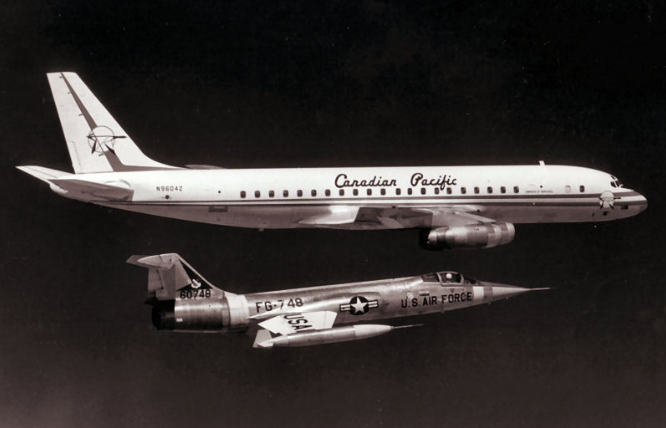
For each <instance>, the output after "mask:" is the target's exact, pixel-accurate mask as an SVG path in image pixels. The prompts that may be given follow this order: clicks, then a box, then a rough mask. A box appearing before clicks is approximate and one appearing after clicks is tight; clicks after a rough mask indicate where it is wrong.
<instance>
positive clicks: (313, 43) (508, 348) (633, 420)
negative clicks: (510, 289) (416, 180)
mask: <svg viewBox="0 0 666 428" xmlns="http://www.w3.org/2000/svg"><path fill="white" fill-rule="evenodd" d="M190 3H193V4H190ZM665 13H666V8H665V7H664V6H663V5H662V4H661V3H656V2H653V1H650V0H647V1H644V2H638V1H617V2H608V3H606V2H580V1H574V0H564V1H562V0H560V1H546V2H529V1H515V2H499V4H497V5H492V4H486V3H479V2H463V1H460V2H456V1H449V2H446V1H444V2H432V3H427V2H406V3H389V4H386V3H382V2H373V1H363V2H349V3H345V2H335V1H328V2H285V3H280V2H248V1H239V2H224V3H221V2H218V3H214V2H176V1H163V2H155V3H152V2H141V1H139V2H133V3H131V4H130V3H129V2H127V3H118V2H89V1H67V2H57V1H51V2H43V3H41V4H40V3H30V2H16V4H10V2H4V3H3V4H2V5H0V36H1V37H0V40H1V43H0V71H1V73H2V74H1V75H0V77H1V83H0V89H1V91H0V109H1V110H0V136H1V139H0V162H1V163H2V165H1V168H0V179H1V181H0V183H1V185H2V189H3V194H4V197H3V208H2V209H0V216H1V217H0V220H1V222H2V235H1V236H2V238H3V245H2V246H0V251H1V254H0V256H1V257H0V279H1V281H0V325H1V328H0V385H1V387H0V425H2V426H8V427H9V426H17V427H18V426H25V427H31V426H35V427H37V426H53V427H72V426H100V427H117V426H142V427H143V426H162V427H180V426H197V427H202V428H203V427H213V426H232V427H234V426H239V427H240V426H293V427H311V426H316V425H318V426H373V427H374V426H416V425H420V426H446V425H450V426H494V427H495V426H496V427H516V426H518V427H521V426H522V427H533V426H544V427H577V426H580V427H607V426H614V427H636V426H663V424H664V422H665V421H666V410H664V399H665V397H666V395H665V393H666V364H665V362H664V359H665V358H666V352H665V346H666V340H665V338H666V290H665V288H664V287H665V286H666V284H664V280H663V275H662V272H661V270H660V269H661V267H662V265H663V263H664V256H665V251H664V230H663V220H662V219H663V217H664V214H663V204H662V198H661V197H662V191H661V189H662V187H663V179H664V170H663V167H664V152H665V148H664V141H665V140H666V124H665V119H666V79H665V72H666V50H665V48H666V43H665V42H666V33H665V26H664V23H665V22H664V21H665ZM67 70H69V71H75V72H77V73H79V75H80V76H81V77H82V78H83V79H84V81H85V82H86V83H87V84H88V86H89V87H90V88H91V89H92V90H93V92H95V94H96V95H97V96H98V98H99V99H100V100H101V101H102V102H103V103H104V104H105V106H106V107H107V108H108V109H109V110H110V111H111V112H112V113H113V114H114V116H115V117H116V119H117V120H118V121H119V122H120V123H121V124H122V125H123V127H124V128H125V130H126V131H127V132H128V133H129V134H130V135H131V136H132V137H133V139H134V140H135V141H137V142H139V145H140V146H141V148H142V149H143V151H144V152H145V153H146V154H147V155H149V156H150V157H152V158H154V159H156V160H159V161H162V162H165V163H168V164H173V165H183V164H186V163H205V164H216V165H221V166H225V167H231V168H243V167H257V168H262V167H305V166H373V165H377V166H386V165H467V164H482V165H483V164H515V163H527V164H536V163H537V162H538V160H541V159H543V160H544V161H546V162H547V163H549V164H572V165H579V166H585V167H591V168H595V169H600V170H604V171H608V172H612V173H613V174H615V175H616V176H618V177H619V178H620V179H621V180H623V181H624V182H625V185H626V186H627V187H630V188H632V189H635V190H637V191H639V192H641V193H642V194H644V195H646V197H647V198H648V200H649V202H650V207H649V208H648V210H647V211H646V212H644V213H642V214H640V215H639V216H637V217H634V218H631V219H627V220H621V221H616V222H610V223H606V224H603V223H600V224H596V225H595V224H553V225H519V226H518V227H517V233H516V239H515V241H514V242H513V243H512V244H510V245H508V246H504V247H500V248H496V249H491V250H483V251H472V252H426V251H422V250H420V249H419V248H418V246H417V233H416V232H415V231H413V230H406V231H382V232H348V231H327V230H293V231H265V232H257V231H254V230H244V229H234V228H225V227H215V226H210V225H204V224H196V223H188V222H182V221H176V220H170V219H164V218H158V217H151V216H146V215H142V214H133V213H129V212H122V211H116V210H109V209H106V208H103V207H98V206H94V205H89V204H83V203H79V202H75V201H71V200H68V199H65V198H61V197H58V196H57V195H55V194H53V193H52V192H51V191H50V190H49V189H48V187H47V186H45V185H44V184H43V183H40V182H38V181H37V180H35V179H33V178H31V177H29V176H28V175H26V174H23V173H21V172H20V171H18V170H16V169H14V168H13V167H14V166H15V165H30V164H36V165H43V166H47V167H52V168H56V169H61V170H67V171H71V164H70V161H69V156H68V153H67V149H66V145H65V142H64V139H63V137H62V131H61V129H60V124H59V121H58V117H57V114H56V110H55V107H54V104H53V101H52V98H51V94H50V89H49V86H48V82H47V80H46V76H45V73H47V72H51V71H67ZM162 252H178V253H180V254H181V255H182V256H183V257H184V258H186V259H187V260H188V261H189V262H190V263H192V265H193V266H195V268H197V269H198V270H199V271H200V272H202V273H203V274H204V275H205V276H206V277H207V278H208V279H209V280H210V281H211V282H213V283H214V284H216V285H218V286H220V287H221V288H223V289H227V290H229V291H233V292H237V293H246V292H254V291H262V290H274V289H283V288H291V287H299V286H309V285H323V284H331V283H337V282H347V281H360V280H367V279H379V278H388V277H397V276H406V275H416V274H421V273H425V272H428V271H434V270H442V269H456V270H460V271H461V272H463V273H467V274H468V275H471V276H474V277H478V278H479V279H485V280H490V281H498V282H505V283H511V284H516V285H522V286H527V287H556V288H557V289H556V290H555V291H551V292H540V293H532V294H529V295H525V296H521V297H517V298H515V299H512V300H509V301H505V302H500V303H497V304H493V305H489V306H483V307H477V308H471V309H467V310H464V311H457V312H450V313H447V314H444V315H441V316H429V317H423V318H420V319H416V320H409V322H413V321H416V322H425V323H426V325H425V326H424V327H421V328H418V329H408V330H400V331H396V332H394V333H391V334H390V335H387V336H382V337H380V338H375V339H371V340H367V341H360V342H351V343H342V344H335V345H327V346H321V347H312V348H300V349H288V350H275V351H271V352H262V351H260V350H255V349H252V348H251V340H250V339H247V338H241V337H236V336H220V335H186V334H169V333H162V332H159V333H158V332H156V331H154V330H153V329H152V326H151V325H150V310H149V307H147V306H143V305H142V302H143V299H144V296H145V286H146V272H145V271H144V270H142V269H139V268H136V267H132V266H129V265H126V264H125V263H124V260H126V259H127V257H128V256H130V255H132V254H157V253H162Z"/></svg>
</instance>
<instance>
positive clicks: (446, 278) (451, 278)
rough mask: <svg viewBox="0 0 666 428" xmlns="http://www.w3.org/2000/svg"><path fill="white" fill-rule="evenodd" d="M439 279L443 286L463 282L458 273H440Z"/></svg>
mask: <svg viewBox="0 0 666 428" xmlns="http://www.w3.org/2000/svg"><path fill="white" fill-rule="evenodd" d="M439 277H440V279H441V281H442V284H460V283H461V282H462V275H460V274H459V273H458V272H439Z"/></svg>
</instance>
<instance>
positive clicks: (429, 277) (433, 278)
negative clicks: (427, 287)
mask: <svg viewBox="0 0 666 428" xmlns="http://www.w3.org/2000/svg"><path fill="white" fill-rule="evenodd" d="M421 278H422V279H423V282H439V278H438V277H437V274H436V273H426V274H425V275H422V276H421Z"/></svg>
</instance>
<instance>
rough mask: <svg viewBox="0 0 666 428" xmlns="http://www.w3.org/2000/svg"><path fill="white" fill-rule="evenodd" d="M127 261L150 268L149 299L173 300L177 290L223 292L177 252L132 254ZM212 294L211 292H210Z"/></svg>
mask: <svg viewBox="0 0 666 428" xmlns="http://www.w3.org/2000/svg"><path fill="white" fill-rule="evenodd" d="M127 263H130V264H133V265H137V266H141V267H145V268H148V269H149V270H148V300H149V301H150V300H155V299H156V300H173V299H175V298H176V292H178V293H179V294H180V293H181V292H187V291H191V292H201V291H205V290H211V291H216V292H222V290H220V289H219V288H217V287H215V286H213V284H211V283H210V282H208V281H207V280H206V279H205V278H204V277H203V276H201V274H199V272H197V271H196V270H194V268H193V267H192V266H190V265H189V264H188V263H187V262H186V261H185V260H183V258H182V257H180V256H179V255H178V254H176V253H168V254H160V255H155V256H132V257H130V258H129V259H127ZM208 294H210V293H208Z"/></svg>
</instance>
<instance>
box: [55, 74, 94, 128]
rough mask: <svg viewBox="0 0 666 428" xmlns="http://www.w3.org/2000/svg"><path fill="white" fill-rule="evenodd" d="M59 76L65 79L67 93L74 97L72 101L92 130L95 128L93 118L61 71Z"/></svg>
mask: <svg viewBox="0 0 666 428" xmlns="http://www.w3.org/2000/svg"><path fill="white" fill-rule="evenodd" d="M60 77H62V79H63V80H64V81H65V85H67V88H68V89H69V93H70V94H71V95H72V98H74V102H75V103H76V105H77V106H78V107H79V110H81V113H82V114H83V117H84V118H85V119H86V122H88V126H89V127H90V130H91V131H92V130H93V129H95V128H97V124H96V123H95V120H94V119H93V118H92V116H91V115H90V113H89V112H88V110H87V109H86V107H85V106H84V105H83V102H81V99H80V98H79V96H78V95H77V94H76V92H74V88H72V85H70V84H69V81H68V80H67V78H66V77H65V75H64V74H63V73H60Z"/></svg>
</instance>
